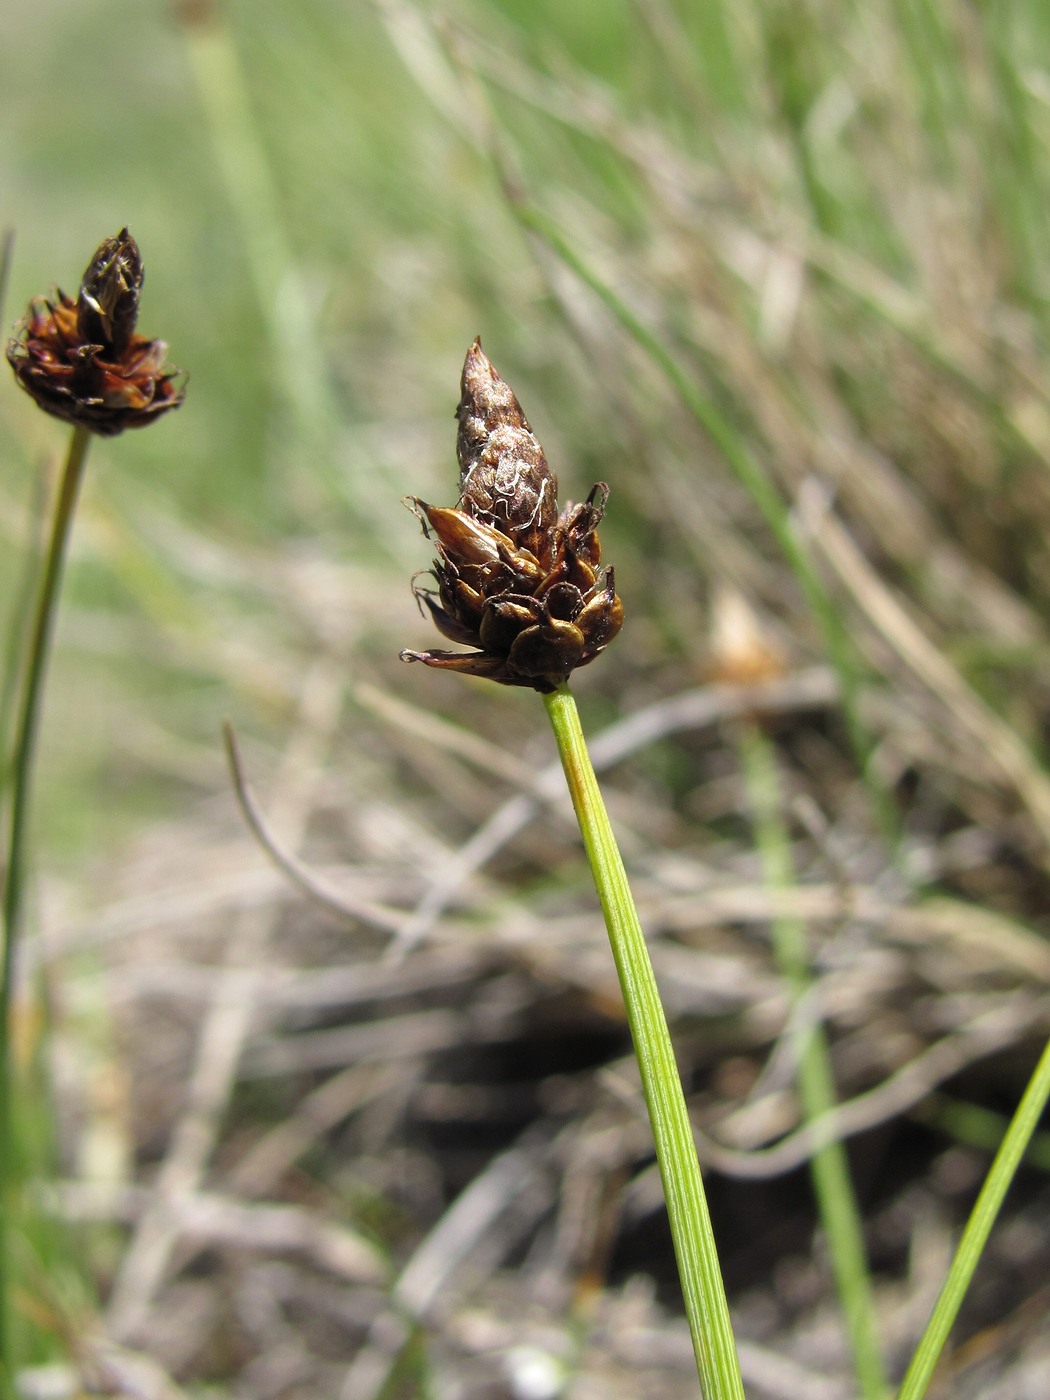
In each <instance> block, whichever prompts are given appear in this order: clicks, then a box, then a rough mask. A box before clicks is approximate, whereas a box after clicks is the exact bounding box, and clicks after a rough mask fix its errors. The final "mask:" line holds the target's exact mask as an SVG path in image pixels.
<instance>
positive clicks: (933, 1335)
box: [897, 1041, 1050, 1400]
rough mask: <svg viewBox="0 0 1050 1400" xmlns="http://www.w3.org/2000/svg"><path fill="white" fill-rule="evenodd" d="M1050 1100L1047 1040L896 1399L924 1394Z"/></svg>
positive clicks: (910, 1399)
mask: <svg viewBox="0 0 1050 1400" xmlns="http://www.w3.org/2000/svg"><path fill="white" fill-rule="evenodd" d="M1048 1100H1050V1041H1048V1042H1047V1044H1046V1047H1045V1048H1044V1050H1043V1053H1042V1055H1041V1057H1040V1059H1039V1063H1038V1064H1037V1065H1036V1067H1035V1070H1034V1072H1033V1074H1032V1077H1031V1079H1030V1080H1029V1081H1028V1087H1027V1088H1026V1089H1025V1091H1024V1094H1023V1095H1022V1097H1021V1102H1020V1103H1019V1104H1018V1105H1017V1111H1016V1113H1015V1114H1014V1116H1013V1118H1012V1119H1011V1121H1010V1126H1009V1128H1008V1129H1007V1131H1006V1136H1005V1137H1004V1138H1003V1140H1002V1143H1001V1145H1000V1147H999V1151H998V1152H997V1153H996V1155H995V1160H994V1161H993V1162H992V1165H991V1169H990V1170H989V1172H988V1175H987V1177H986V1178H985V1182H984V1185H983V1186H982V1187H981V1192H980V1195H979V1196H978V1197H977V1203H976V1204H975V1206H974V1208H973V1210H972V1211H971V1213H970V1218H969V1220H968V1221H967V1222H966V1229H965V1230H964V1231H963V1235H962V1239H961V1240H960V1241H959V1248H958V1249H957V1250H956V1253H955V1258H954V1259H953V1260H952V1266H951V1268H950V1269H949V1271H948V1277H947V1278H946V1279H945V1282H944V1287H943V1288H942V1289H941V1292H940V1296H939V1297H938V1299H937V1302H936V1304H935V1306H934V1309H933V1313H932V1315H931V1317H930V1320H929V1323H928V1324H927V1326H926V1331H925V1332H924V1333H923V1335H922V1340H921V1341H920V1342H919V1345H918V1347H917V1348H916V1350H915V1355H914V1356H913V1357H912V1360H911V1365H910V1366H909V1367H908V1370H907V1372H906V1374H905V1377H904V1380H903V1382H902V1383H901V1388H900V1390H899V1391H898V1393H897V1400H921V1397H922V1396H924V1395H925V1394H926V1390H927V1387H928V1386H929V1383H930V1379H931V1377H932V1376H933V1371H934V1367H935V1366H936V1365H937V1359H938V1357H939V1356H940V1354H941V1352H942V1350H943V1349H944V1344H945V1342H946V1341H947V1340H948V1334H949V1332H950V1331H951V1329H952V1324H953V1323H954V1322H955V1318H956V1316H957V1315H958V1312H959V1308H960V1306H961V1305H962V1300H963V1297H964V1296H965V1294H966V1290H967V1288H969V1286H970V1280H971V1279H972V1278H973V1275H974V1271H975V1270H976V1268H977V1263H978V1260H979V1259H980V1257H981V1252H982V1251H983V1249H984V1246H985V1244H986V1243H987V1242H988V1236H989V1235H990V1234H991V1231H992V1226H993V1225H994V1224H995V1220H996V1217H997V1216H998V1214H999V1210H1000V1208H1001V1206H1002V1204H1003V1200H1004V1198H1005V1196H1006V1193H1007V1191H1008V1190H1009V1187H1010V1183H1011V1182H1012V1181H1013V1178H1014V1174H1015V1172H1016V1171H1017V1168H1018V1166H1019V1164H1020V1162H1021V1158H1022V1157H1023V1156H1024V1153H1025V1150H1026V1148H1027V1146H1028V1143H1029V1142H1030V1140H1031V1137H1032V1134H1033V1133H1034V1132H1035V1129H1036V1125H1037V1124H1038V1122H1039V1119H1040V1118H1041V1117H1042V1113H1043V1110H1044V1109H1045V1108H1046V1105H1047V1101H1048Z"/></svg>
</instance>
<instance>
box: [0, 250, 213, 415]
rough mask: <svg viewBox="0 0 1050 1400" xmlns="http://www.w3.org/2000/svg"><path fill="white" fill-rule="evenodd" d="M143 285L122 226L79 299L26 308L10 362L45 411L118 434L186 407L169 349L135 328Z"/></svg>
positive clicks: (92, 266)
mask: <svg viewBox="0 0 1050 1400" xmlns="http://www.w3.org/2000/svg"><path fill="white" fill-rule="evenodd" d="M142 281H143V270H142V258H141V257H140V255H139V250H138V245H137V243H136V242H135V240H134V239H133V238H132V236H131V234H130V233H129V232H128V231H127V229H126V228H125V229H121V231H120V233H118V234H117V235H116V237H115V238H107V239H106V240H105V242H104V243H102V244H101V245H100V246H99V248H98V249H97V250H96V252H95V255H94V256H93V258H92V259H91V261H90V263H89V264H88V266H87V268H86V270H85V272H84V276H83V280H82V281H81V284H80V291H79V293H78V295H77V299H76V300H75V301H74V300H73V298H72V297H68V296H66V295H65V293H64V292H62V291H59V290H57V289H56V291H55V296H54V300H52V301H49V300H48V299H47V298H46V297H35V298H34V299H33V300H32V301H31V302H30V303H29V308H28V310H27V311H26V314H25V316H24V317H23V318H22V320H21V322H20V324H19V328H18V334H17V335H16V336H15V338H14V339H13V340H11V341H9V342H8V346H7V358H8V360H9V361H10V364H11V368H12V369H13V370H14V372H15V376H16V378H17V379H18V382H19V383H20V384H21V386H22V388H23V389H25V391H26V392H27V393H28V394H30V395H32V397H33V398H34V399H35V400H36V402H37V403H38V404H39V406H40V407H41V408H42V409H43V410H44V412H45V413H51V414H53V415H54V416H55V417H56V418H61V419H63V420H64V421H65V422H67V423H73V424H76V425H78V426H80V427H85V428H90V429H91V431H92V432H94V433H99V434H100V435H101V436H103V437H114V436H116V434H117V433H121V432H123V431H124V429H125V428H141V427H143V426H144V425H145V424H147V423H152V422H153V420H154V419H155V418H157V417H158V416H159V415H160V414H162V413H166V412H167V411H168V409H170V408H177V407H178V406H179V404H180V403H181V402H182V400H183V396H184V394H185V380H184V379H181V380H180V378H179V376H178V374H177V372H175V371H171V370H169V369H167V368H166V366H165V363H164V361H165V359H166V357H167V353H168V347H167V346H166V345H165V344H164V342H163V341H162V340H147V339H146V338H145V337H144V336H141V335H138V334H137V333H136V331H135V324H136V322H137V320H138V313H139V295H140V293H141V290H142Z"/></svg>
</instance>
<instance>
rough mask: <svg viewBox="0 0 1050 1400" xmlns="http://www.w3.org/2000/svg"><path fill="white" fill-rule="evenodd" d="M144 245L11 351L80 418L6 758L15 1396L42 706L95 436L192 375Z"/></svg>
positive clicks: (114, 261) (49, 310)
mask: <svg viewBox="0 0 1050 1400" xmlns="http://www.w3.org/2000/svg"><path fill="white" fill-rule="evenodd" d="M143 276H144V273H143V266H142V258H141V256H140V254H139V249H138V245H137V244H136V242H135V240H134V239H133V238H132V236H131V234H130V233H129V232H128V230H127V229H126V228H124V229H121V231H120V232H119V233H118V234H116V235H115V236H114V237H112V238H107V239H106V240H105V241H104V242H103V243H102V244H100V246H99V247H98V248H97V249H96V251H95V253H94V255H93V257H92V258H91V261H90V262H89V263H88V266H87V268H86V270H85V272H84V276H83V278H82V280H81V283H80V288H79V291H78V294H77V296H76V297H70V296H66V295H65V294H64V293H63V292H62V291H60V290H58V289H56V290H55V292H54V293H53V295H52V297H51V298H47V297H37V298H34V300H33V301H32V302H31V303H30V305H29V308H28V310H27V311H26V314H25V316H24V317H23V319H22V321H21V323H20V325H19V327H18V331H17V333H16V335H15V337H14V338H13V339H12V340H11V341H10V343H9V344H8V347H7V359H8V362H9V363H10V365H11V368H12V370H13V371H14V374H15V377H16V379H17V380H18V382H19V384H20V385H21V386H22V388H23V389H25V390H26V392H27V393H29V394H30V395H31V396H32V398H33V399H34V400H35V402H36V403H37V405H38V406H39V407H40V408H42V409H43V410H44V412H46V413H49V414H51V415H52V416H54V417H56V418H60V419H62V420H63V421H64V422H66V423H69V424H70V425H71V426H72V435H71V437H70V441H69V447H68V450H67V453H66V458H65V465H64V467H63V470H62V475H61V479H60V483H59V487H58V492H57V495H56V497H55V502H54V505H53V508H52V513H51V524H50V531H49V536H48V543H47V547H46V550H45V554H44V560H43V567H42V571H41V574H40V580H39V584H38V586H37V588H36V596H35V599H34V600H33V602H32V604H31V610H32V612H31V615H32V621H31V624H30V627H29V633H28V641H27V645H26V651H25V657H24V661H23V663H22V666H21V668H20V674H19V677H18V683H17V685H18V690H17V693H18V700H17V708H16V715H15V720H14V725H13V736H12V741H11V754H10V758H9V759H8V757H7V755H4V760H5V761H4V764H3V770H2V771H3V775H4V778H5V786H6V787H8V788H9V791H8V793H7V802H6V804H5V805H6V812H7V829H6V832H5V846H6V851H5V855H6V860H5V863H4V883H3V905H2V908H3V957H2V964H0V1196H2V1200H0V1397H2V1400H8V1397H9V1396H12V1395H14V1393H15V1391H14V1360H13V1357H12V1311H11V1300H12V1286H11V1275H10V1258H11V1223H12V1221H13V1220H16V1219H17V1218H18V1214H19V1205H20V1201H19V1189H20V1185H21V1179H22V1172H21V1170H20V1168H19V1153H18V1150H17V1148H18V1144H17V1143H16V1132H15V1121H16V1115H15V1096H16V1088H17V1077H18V1075H17V1068H18V1067H17V1064H16V1057H15V1055H14V1052H13V1026H12V1019H13V1015H12V1013H13V1005H14V992H15V982H16V977H17V966H18V964H17V959H18V950H19V945H20V942H21V940H22V937H23V932H24V922H25V893H26V863H27V841H28V833H29V818H30V810H31V802H30V799H31V795H32V782H33V766H34V757H35V753H36V745H37V736H38V733H39V729H40V721H41V716H42V713H43V707H44V686H45V681H46V677H47V667H48V659H49V656H50V651H51V641H52V636H53V633H54V626H55V618H56V615H57V611H58V602H59V595H60V591H61V584H62V574H63V569H64V564H65V558H66V552H67V547H68V543H69V538H70V533H71V530H72V525H73V517H74V514H75V511H76V504H77V499H78V496H79V493H80V485H81V482H82V480H83V476H84V468H85V464H86V462H87V456H88V448H89V445H90V442H91V438H92V436H93V435H99V436H103V437H114V436H116V435H117V434H118V433H121V432H123V431H124V429H125V428H135V427H143V426H145V425H146V424H149V423H152V422H154V421H155V420H156V419H157V418H158V417H160V416H161V415H162V414H163V413H166V412H167V411H168V410H169V409H171V408H176V407H177V406H178V405H179V404H180V403H181V402H182V399H183V395H184V392H185V386H184V382H183V381H182V380H181V379H180V377H179V376H178V375H177V374H175V373H173V372H171V371H170V370H169V369H167V368H166V365H165V360H166V357H167V346H166V345H165V343H164V342H163V341H161V340H149V339H147V338H146V337H145V336H142V335H139V334H138V333H137V331H136V329H135V327H136V323H137V320H138V312H139V298H140V294H141V290H142V282H143Z"/></svg>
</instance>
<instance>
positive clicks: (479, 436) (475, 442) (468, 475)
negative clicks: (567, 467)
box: [401, 341, 743, 1400]
mask: <svg viewBox="0 0 1050 1400" xmlns="http://www.w3.org/2000/svg"><path fill="white" fill-rule="evenodd" d="M457 419H458V422H459V432H458V437H457V455H458V458H459V467H460V480H459V492H460V494H459V502H458V504H457V506H455V507H452V508H449V507H443V506H433V505H430V504H429V503H428V502H426V501H422V500H419V499H418V498H416V497H410V498H409V500H408V502H407V504H409V505H410V507H411V508H412V509H413V510H414V511H415V512H416V514H417V515H418V517H419V519H420V520H421V522H422V524H423V529H424V532H425V533H426V534H427V535H428V537H431V538H433V539H434V540H435V541H436V544H437V551H438V558H437V559H436V560H435V562H434V568H433V578H434V580H435V582H436V584H437V588H436V591H435V590H433V589H431V588H429V587H426V586H421V585H418V584H417V585H415V593H416V598H417V600H418V602H419V604H420V606H421V608H425V609H426V610H427V611H428V612H429V614H430V615H431V617H432V618H433V620H434V622H435V624H436V625H437V627H438V629H439V631H440V632H442V633H443V634H444V636H446V637H447V638H448V639H449V640H450V641H453V642H457V643H460V644H462V645H466V646H470V647H472V648H473V650H471V651H466V652H450V651H443V650H442V651H424V652H419V651H404V652H402V654H401V655H402V658H403V659H404V660H405V661H422V662H424V663H425V664H426V665H427V666H435V667H439V668H441V669H443V670H450V671H459V672H460V673H461V674H464V675H470V676H483V677H486V678H488V679H489V680H494V681H497V682H498V683H499V684H502V685H512V686H524V687H528V688H530V689H532V690H536V691H538V692H539V693H540V694H541V695H542V696H543V700H544V704H545V705H546V707H547V713H548V715H549V717H550V721H551V726H552V728H553V731H554V737H555V740H556V742H557V746H558V752H559V755H560V757H561V761H562V766H563V768H564V771H565V777H566V780H567V782H568V786H569V792H570V794H571V796H572V803H573V807H574V809H575V812H576V816H577V819H578V821H579V824H580V831H581V833H582V836H583V843H584V847H585V849H586V852H587V857H588V860H589V861H590V865H591V870H592V871H593V874H594V880H595V884H596V886H597V890H598V897H599V900H600V902H601V906H602V912H603V914H604V916H605V923H606V928H607V929H608V932H609V940H610V943H611V945H612V953H613V959H614V961H615V963H616V970H617V973H618V975H619V979H620V986H621V989H622V991H623V997H624V1004H625V1006H626V1010H627V1020H628V1024H629V1026H630V1029H631V1035H632V1038H633V1041H634V1048H635V1054H636V1056H637V1060H638V1066H639V1070H640V1073H641V1081H642V1091H643V1093H644V1096H645V1102H646V1106H647V1108H648V1111H649V1120H650V1124H651V1126H652V1132H653V1139H654V1143H655V1146H656V1156H657V1161H658V1164H659V1168H660V1174H661V1179H662V1181H663V1187H664V1195H665V1198H666V1201H667V1209H668V1216H669V1220H670V1225H671V1235H672V1239H673V1242H674V1249H675V1255H676V1258H677V1261H678V1269H679V1275H680V1277H681V1281H682V1291H683V1295H684V1298H685V1306H686V1314H687V1317H688V1319H689V1328H690V1333H691V1336H692V1342H693V1350H694V1353H695V1356H696V1364H697V1371H698V1374H699V1377H700V1383H701V1386H702V1389H703V1393H704V1396H705V1397H706V1400H740V1397H742V1396H743V1383H742V1381H741V1376H740V1364H739V1361H738V1358H737V1351H736V1343H735V1341H734V1338H733V1331H732V1324H731V1322H730V1318H729V1308H728V1304H727V1302H726V1293H725V1286H724V1283H723V1280H722V1274H721V1269H720V1267H719V1262H718V1252H717V1249H716V1246H715V1240H714V1234H713V1231H712V1228H711V1220H710V1216H709V1213H708V1209H707V1201H706V1197H705V1194H704V1186H703V1181H702V1179H701V1175H700V1167H699V1163H698V1161H697V1155H696V1148H695V1145H694V1142H693V1134H692V1129H691V1127H690V1123H689V1116H688V1112H687V1109H686V1103H685V1095H684V1093H683V1090H682V1083H681V1078H680V1076H679V1073H678V1066H677V1064H676V1061H675V1056H674V1049H673V1047H672V1045H671V1038H670V1035H669V1033H668V1029H667V1021H666V1018H665V1016H664V1011H663V1006H662V1004H661V1001H660V995H659V991H658V989H657V985H656V978H655V975H654V973H653V968H652V963H651V961H650V959H649V951H648V948H647V946H646V941H645V936H644V934H643V933H642V928H641V924H640V922H639V919H638V913H637V910H636V908H635V904H634V900H633V898H632V896H631V890H630V886H629V885H628V882H627V875H626V873H625V871H624V866H623V861H622V860H621V858H620V853H619V849H618V847H617V844H616V839H615V837H614V835H613V831H612V827H611V825H610V822H609V817H608V813H607V812H606V809H605V804H604V802H603V800H602V795H601V791H600V789H599V787H598V782H597V779H596V777H595V774H594V768H593V766H592V764H591V760H590V756H589V754H588V751H587V745H586V742H585V740H584V737H583V731H582V728H581V726H580V719H579V714H578V712H577V709H576V702H575V700H574V698H573V695H572V692H571V691H570V690H569V686H568V679H569V676H570V674H571V673H572V671H574V670H575V669H576V668H577V667H578V666H585V665H587V664H588V663H589V662H591V661H593V660H594V659H595V658H596V657H597V656H599V655H600V654H601V652H602V651H603V650H604V649H605V647H606V646H607V645H608V644H609V643H610V642H611V641H612V640H613V639H614V638H615V637H616V635H617V633H618V632H619V630H620V627H621V625H622V622H623V605H622V603H621V601H620V598H619V596H618V594H617V592H616V582H615V575H614V573H613V570H612V568H610V567H603V566H602V565H601V562H600V561H601V546H600V544H599V541H598V526H599V524H600V522H601V519H602V513H603V510H604V507H605V502H606V499H607V497H608V487H607V486H606V485H605V484H604V483H603V482H599V483H598V484H597V485H596V486H595V487H594V488H593V489H592V490H591V492H590V494H589V495H588V497H587V498H586V500H585V501H583V502H581V503H580V504H578V505H570V506H567V507H565V509H564V510H559V506H558V499H557V496H558V486H557V480H556V478H555V476H554V473H553V472H552V471H551V469H550V467H549V466H548V464H547V459H546V457H545V455H544V452H543V449H542V447H541V446H540V444H539V442H538V441H537V439H536V437H535V435H534V434H533V432H532V429H531V428H530V427H529V423H528V420H527V419H526V418H525V415H524V413H523V412H522V410H521V405H520V404H519V403H518V400H517V398H516V396H515V395H514V393H513V392H512V390H511V389H510V387H509V386H508V385H507V384H506V383H505V382H504V381H503V379H501V378H500V376H499V374H498V373H497V372H496V370H495V369H494V368H493V366H492V365H491V363H490V362H489V360H488V358H487V356H486V355H485V353H484V352H483V350H482V349H481V345H480V343H479V342H478V341H475V342H474V344H473V345H472V346H471V348H470V350H469V351H468V352H467V358H466V362H465V364H464V367H463V378H462V397H461V399H460V404H459V408H458V410H457Z"/></svg>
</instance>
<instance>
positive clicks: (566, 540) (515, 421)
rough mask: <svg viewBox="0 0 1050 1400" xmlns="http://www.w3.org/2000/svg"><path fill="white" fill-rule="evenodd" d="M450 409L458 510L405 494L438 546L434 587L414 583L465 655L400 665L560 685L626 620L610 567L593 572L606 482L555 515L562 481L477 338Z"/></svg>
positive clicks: (425, 657) (419, 656)
mask: <svg viewBox="0 0 1050 1400" xmlns="http://www.w3.org/2000/svg"><path fill="white" fill-rule="evenodd" d="M462 388H463V395H462V398H461V400H460V404H459V408H458V410H457V414H456V416H457V418H458V420H459V435H458V440H457V451H458V456H459V465H460V499H459V505H458V507H456V508H455V509H453V508H450V507H444V506H432V505H429V504H428V503H427V502H426V501H421V500H419V499H418V498H417V497H414V496H412V497H409V498H408V501H407V502H406V503H407V504H408V505H410V506H411V508H412V509H413V510H414V511H415V512H416V514H417V515H418V516H419V518H420V520H421V521H422V523H423V530H424V533H425V534H427V535H428V536H429V537H431V538H433V539H435V540H436V542H437V548H438V558H437V559H436V560H435V561H434V568H433V577H434V579H435V581H436V583H437V591H436V593H435V592H434V590H432V589H427V588H422V587H419V586H417V585H415V584H413V588H414V590H415V594H416V598H417V600H418V601H419V603H420V605H421V606H423V605H425V606H426V608H427V609H428V611H429V612H430V615H431V617H432V618H433V620H434V623H435V625H436V626H437V628H438V630H439V631H440V632H441V633H442V634H443V635H444V636H446V637H447V638H448V639H449V640H450V641H453V642H458V643H460V644H462V645H465V646H473V647H476V648H477V650H475V651H472V652H448V651H426V652H417V651H404V652H402V653H401V655H402V658H403V659H404V660H406V661H423V662H425V663H426V665H428V666H438V667H441V668H443V669H445V670H450V671H461V672H463V673H464V674H466V675H472V676H485V677H487V678H488V679H490V680H495V681H498V682H500V683H501V684H502V685H524V686H531V687H532V688H533V689H535V690H540V691H545V692H549V691H552V690H556V689H557V687H558V686H559V685H561V684H562V683H563V682H564V681H565V680H566V679H567V678H568V676H569V674H570V673H571V672H572V671H574V670H575V669H576V667H577V666H586V665H587V663H588V662H590V661H593V660H594V658H595V657H596V656H597V655H598V654H599V653H600V652H601V651H602V650H603V648H604V647H605V646H607V645H608V643H609V642H611V641H612V639H613V638H614V637H615V636H616V634H617V632H619V630H620V627H621V625H622V623H623V605H622V604H621V602H620V599H619V598H618V597H617V594H616V589H615V582H614V578H613V571H612V569H600V568H599V561H600V559H601V546H600V544H599V542H598V525H599V523H600V522H601V518H602V513H603V511H604V509H605V502H606V499H607V497H608V494H609V488H608V487H607V486H606V485H605V484H604V482H599V484H598V485H597V486H595V487H594V488H593V490H592V491H591V493H590V495H589V496H588V497H587V499H586V501H583V502H581V503H580V504H579V505H575V506H568V507H566V509H565V510H564V511H563V512H562V513H561V514H560V515H559V513H558V502H557V481H556V479H555V477H554V474H553V473H552V472H551V470H550V468H549V467H548V465H547V459H546V457H545V456H544V454H543V449H542V447H541V446H540V444H539V442H538V441H537V440H536V437H535V435H534V434H533V432H532V429H531V428H530V427H529V424H528V420H527V419H526V417H525V415H524V413H522V411H521V405H520V404H519V403H518V400H517V398H516V397H515V395H514V393H513V392H512V391H511V389H510V388H509V386H508V385H507V384H505V383H504V381H503V380H502V379H501V378H500V376H499V375H498V374H497V373H496V371H495V369H494V368H493V367H492V365H491V364H490V363H489V361H488V359H487V358H486V356H485V354H484V352H483V350H482V349H481V344H480V342H479V341H475V342H474V344H473V345H472V346H471V348H470V350H469V351H468V352H467V359H466V363H465V364H464V366H463V385H462Z"/></svg>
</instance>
